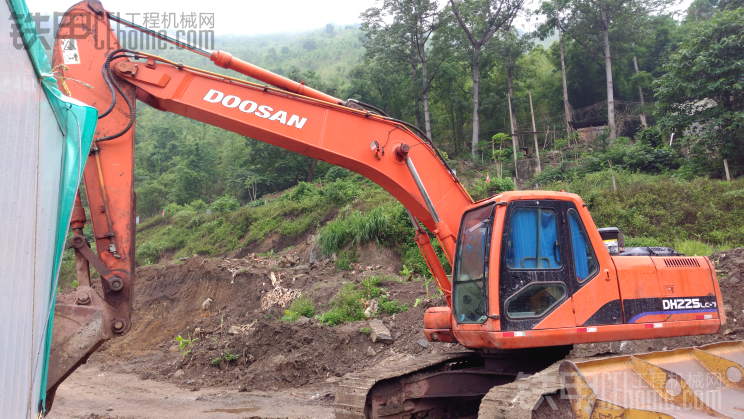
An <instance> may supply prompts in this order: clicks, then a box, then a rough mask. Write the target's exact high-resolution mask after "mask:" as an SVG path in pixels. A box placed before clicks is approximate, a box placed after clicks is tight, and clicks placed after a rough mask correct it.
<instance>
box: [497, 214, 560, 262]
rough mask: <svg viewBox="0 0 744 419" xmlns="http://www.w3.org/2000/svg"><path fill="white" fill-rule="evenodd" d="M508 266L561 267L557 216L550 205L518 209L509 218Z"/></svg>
mask: <svg viewBox="0 0 744 419" xmlns="http://www.w3.org/2000/svg"><path fill="white" fill-rule="evenodd" d="M506 266H507V267H509V269H532V270H534V269H560V268H561V266H562V262H561V248H560V244H559V242H558V216H557V214H556V212H555V211H554V210H552V209H548V208H517V209H515V210H514V212H512V214H511V219H510V221H509V232H508V233H507V243H506Z"/></svg>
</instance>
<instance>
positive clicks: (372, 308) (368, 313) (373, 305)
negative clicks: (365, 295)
mask: <svg viewBox="0 0 744 419" xmlns="http://www.w3.org/2000/svg"><path fill="white" fill-rule="evenodd" d="M368 302H369V306H368V307H367V309H366V310H364V316H365V317H366V318H368V319H369V318H370V317H374V315H375V314H377V308H378V307H379V303H378V302H377V298H373V299H371V300H369V301H368Z"/></svg>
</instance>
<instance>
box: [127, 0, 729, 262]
mask: <svg viewBox="0 0 744 419" xmlns="http://www.w3.org/2000/svg"><path fill="white" fill-rule="evenodd" d="M497 3H499V2H495V1H492V0H477V1H475V0H474V1H469V2H457V1H455V2H450V3H447V5H446V7H444V8H438V3H436V2H433V1H431V0H396V1H391V2H385V3H384V5H382V6H381V7H380V8H371V9H369V10H367V11H366V12H365V13H363V14H362V15H361V16H360V22H361V24H360V25H353V26H344V27H342V26H334V25H328V26H326V27H324V28H320V29H318V30H316V31H311V32H307V33H300V34H273V35H261V36H252V37H248V36H245V37H240V36H230V37H218V38H217V39H216V43H215V49H223V50H226V51H229V52H231V53H232V54H233V55H235V56H237V57H240V58H242V59H244V60H246V61H249V62H252V63H255V64H258V65H260V66H262V67H264V68H267V69H270V70H272V71H275V72H277V73H279V74H283V75H285V76H287V77H289V78H292V79H294V80H298V81H300V80H301V81H305V82H306V83H307V84H308V85H310V86H312V87H315V88H317V89H319V90H322V91H325V92H327V93H330V94H332V95H335V96H337V97H340V98H343V99H346V98H354V99H357V100H359V101H362V102H366V103H368V104H370V105H373V106H375V107H377V108H380V109H382V110H383V111H385V112H386V113H388V114H389V115H390V116H392V117H394V118H398V119H403V120H406V121H409V122H411V123H413V124H415V125H417V126H418V127H420V128H421V130H422V131H424V132H426V133H427V134H429V135H430V136H431V138H432V139H433V141H434V143H435V144H436V145H437V146H438V147H439V148H440V149H441V150H442V151H443V152H444V153H445V154H446V155H447V156H448V159H450V160H451V161H452V162H453V164H455V165H457V167H458V168H459V169H458V173H459V174H460V176H461V177H462V179H463V181H464V183H465V184H466V185H467V186H468V187H469V188H471V192H473V194H474V195H479V194H482V195H483V196H485V195H486V194H487V193H489V192H490V193H495V192H498V191H499V190H503V189H505V188H512V187H514V183H513V178H514V177H515V173H514V171H515V160H523V159H526V158H532V159H534V158H535V157H536V156H535V154H536V153H535V150H534V148H535V147H534V146H535V143H536V142H537V143H538V144H539V145H538V148H539V153H540V155H541V158H542V169H543V170H542V171H541V172H539V173H534V174H533V173H529V174H520V175H519V176H518V179H517V185H516V186H519V187H520V188H535V187H538V186H539V187H540V188H549V189H550V188H555V189H559V188H565V189H566V190H569V191H576V192H581V193H582V194H586V195H588V196H590V197H595V198H596V199H594V198H589V199H588V200H587V202H590V207H591V206H592V205H594V206H595V207H596V208H597V209H598V210H599V211H600V213H601V214H602V215H601V219H602V220H603V222H606V223H615V224H617V225H618V226H620V227H622V228H626V229H630V230H631V235H632V236H634V237H647V238H649V239H650V240H653V241H654V242H663V243H667V244H671V243H673V242H675V241H676V240H686V239H690V240H697V241H698V242H702V243H707V244H708V245H718V246H729V245H733V244H742V243H744V230H742V227H741V226H742V220H743V219H744V216H742V214H741V210H742V209H741V208H740V207H742V205H740V204H739V203H738V202H739V201H740V200H741V199H742V197H744V189H742V188H741V184H740V183H737V182H731V183H729V184H727V185H725V186H720V187H719V186H711V185H715V184H717V183H716V182H718V181H719V180H720V179H726V176H727V174H726V171H725V168H724V161H726V162H727V165H728V169H729V173H728V176H729V177H731V178H736V177H738V176H741V174H742V172H743V171H744V118H743V117H742V115H744V93H743V92H742V90H743V89H744V87H743V85H742V82H741V81H742V80H743V79H744V12H743V11H742V8H741V5H740V4H739V3H737V0H721V1H716V0H696V1H695V2H693V4H692V6H691V7H690V9H689V10H688V11H687V13H686V14H685V15H684V16H679V15H672V14H671V13H670V12H669V11H668V9H669V6H670V5H671V3H670V2H668V1H666V0H654V1H653V2H647V3H646V4H643V5H640V4H636V3H627V2H622V1H615V0H601V1H598V2H597V1H593V2H588V1H586V0H562V1H559V2H550V3H545V4H543V5H542V6H541V7H540V8H539V9H538V10H527V9H526V6H525V5H524V3H523V2H522V1H521V0H504V1H503V2H500V3H499V4H501V3H503V4H502V6H503V7H502V8H501V9H499V10H500V11H499V12H497V11H496V10H497V9H498V7H497V6H498V5H497ZM520 14H521V15H531V16H533V17H535V18H539V19H540V21H542V22H544V23H543V24H542V25H541V26H540V27H539V28H538V30H536V31H535V32H533V33H525V32H523V31H521V30H520V29H519V28H517V27H516V26H515V24H514V19H515V16H517V15H520ZM602 16H604V18H603V17H602ZM558 29H560V30H561V36H560V37H558V36H557V35H558V31H557V30H558ZM551 40H552V43H550V41H551ZM543 45H548V46H547V47H544V46H543ZM158 53H159V54H162V55H163V56H166V57H168V58H170V59H173V60H175V61H182V62H184V63H187V64H190V65H194V66H199V67H202V68H206V69H209V70H211V71H223V70H222V69H216V68H215V67H214V65H213V64H212V63H211V62H209V61H208V60H207V59H205V58H201V57H199V56H196V55H194V54H190V53H188V52H185V51H170V50H169V51H158ZM563 68H565V89H564V82H563V79H564V74H563V72H562V69H563ZM476 82H477V83H476ZM510 101H511V108H512V110H513V111H512V112H513V115H511V117H510V112H509V102H510ZM474 104H475V105H476V106H475V107H474ZM137 106H138V119H137V128H136V129H137V131H136V141H137V144H136V192H137V197H138V204H137V209H138V215H140V217H141V219H142V221H143V222H147V223H148V224H147V225H153V224H149V223H151V222H156V224H157V223H161V222H164V221H163V219H161V217H165V218H164V219H165V220H167V219H169V218H167V217H170V216H173V215H175V214H177V213H183V211H186V213H194V214H198V213H200V212H203V213H204V214H207V213H212V212H214V214H215V215H213V216H211V218H209V219H212V220H217V219H219V218H220V216H218V215H217V214H218V213H220V214H222V213H225V212H230V211H234V210H237V209H238V208H241V207H244V206H247V207H250V208H254V207H256V206H258V205H263V204H264V202H267V203H270V202H272V200H273V199H274V198H275V196H269V195H270V194H275V193H277V192H279V191H284V190H286V189H288V188H292V187H294V186H296V185H298V183H300V182H307V184H308V185H315V186H313V188H321V189H320V190H321V191H322V190H325V188H326V187H327V183H328V182H333V181H334V180H335V179H337V178H338V176H337V175H335V174H333V173H331V174H330V175H329V170H330V169H331V166H330V165H328V164H325V163H322V162H317V161H315V160H313V159H310V158H307V157H304V156H300V155H297V154H294V153H291V152H287V151H284V150H281V149H279V148H276V147H273V146H270V145H266V144H263V143H261V142H258V141H256V140H254V139H251V138H246V137H243V136H240V135H237V134H233V133H230V132H227V131H224V130H222V129H219V128H215V127H212V126H209V125H206V124H203V123H200V122H196V121H193V120H190V119H187V118H183V117H180V116H176V115H172V114H167V113H162V112H159V111H155V110H153V109H151V108H149V107H147V106H146V105H144V104H142V103H138V105H137ZM474 109H477V112H474ZM531 109H533V110H534V120H535V122H534V123H535V127H534V129H533V125H532V124H533V122H532V115H531ZM567 111H568V112H567ZM512 119H513V124H512ZM591 127H595V128H593V130H594V131H593V135H590V136H587V135H585V134H580V133H578V132H577V131H578V130H580V129H583V128H589V129H592V128H591ZM512 131H515V132H517V134H516V135H515V136H514V138H515V142H516V143H517V146H518V147H521V148H523V149H526V150H522V151H520V152H518V153H514V151H513V148H512ZM533 131H536V133H533ZM535 137H537V138H535ZM610 165H612V172H611V171H610ZM517 167H519V166H517ZM486 174H489V175H490V178H491V182H492V183H491V184H488V185H487V184H485V182H484V178H485V176H486ZM612 174H614V175H616V176H617V177H618V179H621V178H623V177H624V178H627V179H634V180H633V181H632V182H630V181H629V182H630V183H629V184H628V185H623V182H621V181H618V182H619V183H620V186H619V189H618V191H617V192H616V191H615V190H614V189H613V191H612V192H611V193H610V192H607V185H605V186H604V187H603V188H604V189H602V188H600V187H599V186H598V183H597V182H600V180H601V181H602V182H605V181H608V180H609V179H610V177H611V176H612ZM636 175H638V176H641V177H640V178H633V177H632V176H636ZM328 176H330V178H329V177H328ZM643 176H647V177H643ZM510 178H512V179H510ZM592 179H593V180H592ZM662 180H663V182H662ZM587 182H589V183H587ZM665 182H667V183H665ZM668 182H671V183H668ZM695 182H697V183H695ZM706 182H713V183H710V185H709V184H707V183H706ZM631 184H632V185H633V186H632V187H630V185H631ZM653 184H657V185H658V184H663V185H667V186H666V188H665V189H664V190H667V191H676V192H675V193H679V194H683V195H685V196H687V197H689V199H690V200H693V201H695V200H699V201H700V202H695V205H693V207H690V208H688V210H687V212H686V213H685V214H686V215H685V216H684V217H671V218H673V219H674V220H676V221H675V222H674V223H671V224H669V222H668V219H664V217H662V215H661V214H658V213H653V214H652V212H653V211H651V209H649V211H651V212H649V213H648V214H647V213H644V212H643V211H641V210H640V209H639V208H640V207H639V206H643V205H642V204H643V203H641V202H638V200H637V199H635V200H632V202H633V205H634V207H633V208H624V207H622V206H621V205H620V204H619V203H618V202H620V201H622V200H623V199H624V198H622V197H623V196H624V194H628V193H633V194H635V193H636V192H638V191H646V192H644V193H646V194H647V196H650V195H648V194H651V193H652V192H649V191H651V190H654V191H656V192H653V193H661V192H662V191H661V190H659V189H654V188H653V187H651V185H653ZM510 185H511V186H510ZM591 185H595V186H594V187H596V188H598V189H597V191H600V190H601V192H596V191H593V190H592V186H591ZM639 185H647V186H639ZM675 185H676V186H675ZM706 185H708V186H706ZM626 186H627V189H623V188H624V187H626ZM339 187H340V186H339ZM313 188H311V190H312V191H314V189H313ZM340 188H341V189H344V188H346V186H344V187H340ZM344 190H346V189H344ZM631 190H632V191H636V192H631ZM712 190H715V191H716V192H715V193H712V194H709V193H708V192H706V191H712ZM682 191H685V192H682ZM694 191H698V192H699V193H700V194H701V195H696V193H698V192H694ZM315 193H316V192H313V194H315ZM319 193H321V192H319ZM333 193H335V192H333ZM608 194H609V195H608ZM612 194H615V195H612ZM311 195H312V194H311ZM313 196H322V193H321V195H313ZM355 196H356V195H355ZM613 196H614V198H613ZM357 198H358V197H357ZM357 198H354V197H351V198H350V197H348V196H347V197H346V198H343V199H341V200H340V201H338V202H339V203H338V205H336V206H333V205H332V206H331V207H327V208H326V207H324V208H325V209H324V210H323V211H326V210H327V211H331V213H333V212H334V211H338V210H339V209H344V208H346V209H345V210H344V211H346V212H343V213H344V214H346V213H347V212H348V207H344V205H347V204H349V203H352V202H356V201H354V199H357ZM618 200H620V201H618ZM706 200H710V201H709V202H706ZM625 202H631V200H627V201H625ZM667 202H678V201H676V200H674V199H671V198H670V199H669V200H667ZM342 204H343V205H342ZM359 205H361V204H359ZM391 205H392V204H391ZM603 205H604V206H603ZM706 205H707V206H706ZM332 207H333V208H335V209H333V210H331V208H332ZM367 207H368V206H366V205H361V206H360V207H359V208H360V210H361V211H362V212H364V211H365V210H366V209H368V208H367ZM664 207H665V208H666V206H664ZM292 208H295V207H292ZM303 208H304V207H303ZM602 208H604V209H602ZM657 208H658V205H657ZM705 208H708V209H705ZM295 210H297V211H300V210H299V209H296V208H295ZM295 210H292V211H295ZM670 210H672V208H670ZM709 210H710V211H709ZM241 211H248V210H243V209H241ZM251 211H253V210H251ZM251 211H248V212H251ZM303 211H305V210H304V209H303V210H301V211H300V212H301V213H302V214H305V212H303ZM308 211H310V212H311V213H312V214H315V215H313V216H312V217H311V218H312V221H307V220H305V221H307V223H309V224H307V226H305V227H303V228H302V229H301V230H302V231H303V232H304V231H308V229H310V228H311V227H310V226H311V225H312V226H316V227H317V226H321V225H322V224H323V223H325V222H326V221H327V220H325V221H323V223H321V222H320V219H323V217H325V215H324V214H326V212H323V213H322V214H321V213H317V214H316V212H313V211H315V210H311V209H308ZM391 211H392V212H390V214H397V213H396V212H395V211H393V210H391ZM396 211H397V210H396ZM695 211H697V212H695ZM280 212H281V211H280ZM163 214H165V216H163ZM297 214H298V213H295V212H291V211H290V213H287V217H288V218H287V219H288V220H291V219H295V218H296V217H298V215H297ZM329 214H330V213H329ZM695 214H698V215H695ZM701 214H708V215H705V216H703V215H701ZM153 217H155V218H157V219H158V220H160V221H148V220H150V219H152V218H153ZM189 217H191V216H189ZM215 217H216V218H215ZM241 217H242V216H241ZM251 217H253V216H251ZM696 217H702V218H701V219H706V220H708V221H706V223H708V224H705V223H703V224H700V223H699V220H697V219H696ZM706 217H708V218H706ZM300 218H302V219H305V218H303V217H300ZM671 218H670V219H671ZM189 219H191V218H189ZM196 219H197V221H194V222H196V223H197V224H196V225H198V224H199V223H200V221H198V220H202V219H204V217H201V218H200V216H197V217H196ZM238 219H242V218H240V217H238V218H234V217H228V218H226V219H225V220H223V221H221V223H222V222H228V220H232V221H229V222H233V221H235V220H238ZM305 221H303V222H305ZM235 222H238V221H235ZM240 222H241V223H243V224H241V225H242V227H240V228H239V229H238V230H240V231H239V234H240V236H239V237H238V236H236V237H233V238H232V239H231V240H232V241H230V242H229V243H232V244H231V245H230V246H227V245H224V246H227V247H232V248H234V247H236V246H243V245H246V244H249V243H247V242H248V241H256V240H258V241H260V240H263V237H264V236H261V234H264V235H265V234H269V233H271V232H276V231H278V230H276V229H277V228H280V227H277V226H279V225H280V224H282V223H281V222H279V221H276V222H277V223H279V224H276V225H274V224H272V225H274V227H272V228H271V229H268V230H267V229H266V228H264V227H266V226H265V225H264V227H261V228H260V229H258V230H255V231H256V232H254V233H251V231H252V230H251V229H252V227H250V225H249V224H245V222H244V221H240ZM272 223H273V222H272ZM187 224H188V223H187ZM269 224H271V223H269ZM158 225H159V224H158ZM189 225H191V224H189ZM704 225H707V226H708V227H704ZM726 225H728V226H731V228H726V227H725V226H726ZM691 226H696V227H691ZM181 227H183V226H181ZM192 227H193V225H192ZM688 227H689V228H688ZM200 228H202V227H200ZM282 228H284V227H282ZM287 228H289V227H287ZM312 228H315V227H312ZM238 230H235V232H234V234H238ZM290 230H291V228H290ZM153 231H155V230H153ZM287 231H289V230H287ZM292 231H294V233H297V231H299V230H297V231H295V230H292ZM258 232H262V233H261V234H259V233H258ZM202 233H204V232H202ZM294 233H293V234H294ZM179 234H180V233H179ZM204 234H207V233H204ZM231 234H233V233H231ZM246 234H248V235H250V237H251V239H250V240H248V239H247V238H246V237H247V236H246ZM256 234H257V235H256ZM254 235H256V236H255V237H254ZM259 236H261V237H259ZM183 237H185V236H183ZM190 237H191V236H190ZM204 237H206V236H204ZM184 240H185V239H184ZM191 240H197V239H196V238H195V236H194V237H192V239H189V240H186V241H185V242H183V243H186V242H190V241H191ZM236 240H237V241H236ZM140 243H143V244H147V241H140ZM154 243H156V241H151V245H152V246H155V244H154ZM178 243H182V242H178ZM194 245H195V244H194V243H193V242H192V243H191V244H190V245H189V246H191V247H193V246H194ZM168 246H170V247H169V252H170V251H179V250H178V249H186V247H189V246H186V245H185V244H184V246H186V247H184V246H181V247H180V248H179V247H178V246H175V245H173V246H171V245H168ZM224 246H223V247H220V246H217V247H210V248H209V249H207V250H204V252H206V253H210V254H212V253H214V252H219V251H227V250H229V249H228V248H227V247H224ZM191 247H189V249H191ZM155 249H156V253H158V252H162V246H161V247H157V246H156V247H155ZM158 249H160V250H158ZM146 250H147V249H146ZM151 250H152V248H151ZM193 250H194V251H197V250H198V249H193ZM275 250H277V251H278V250H281V249H275ZM184 251H185V252H186V250H184ZM188 251H191V250H188ZM163 254H165V253H163ZM142 260H143V261H144V260H149V261H152V258H151V257H150V258H144V259H142Z"/></svg>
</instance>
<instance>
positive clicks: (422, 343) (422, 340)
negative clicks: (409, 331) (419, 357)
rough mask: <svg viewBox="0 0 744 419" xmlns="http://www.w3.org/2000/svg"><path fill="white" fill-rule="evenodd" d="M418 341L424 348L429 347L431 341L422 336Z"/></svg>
mask: <svg viewBox="0 0 744 419" xmlns="http://www.w3.org/2000/svg"><path fill="white" fill-rule="evenodd" d="M416 343H418V344H419V345H421V347H423V348H428V347H429V341H428V340H426V339H424V338H421V339H419V340H417V341H416Z"/></svg>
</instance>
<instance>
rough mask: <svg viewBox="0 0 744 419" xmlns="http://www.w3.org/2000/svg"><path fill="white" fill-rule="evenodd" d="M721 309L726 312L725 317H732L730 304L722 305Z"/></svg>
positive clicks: (732, 311) (732, 312)
mask: <svg viewBox="0 0 744 419" xmlns="http://www.w3.org/2000/svg"><path fill="white" fill-rule="evenodd" d="M723 309H724V310H726V314H727V315H729V316H733V315H734V309H733V308H731V304H724V305H723Z"/></svg>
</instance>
